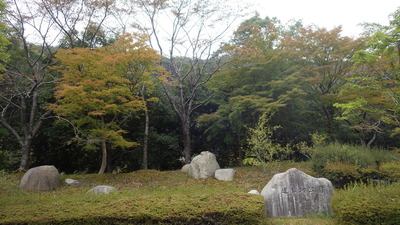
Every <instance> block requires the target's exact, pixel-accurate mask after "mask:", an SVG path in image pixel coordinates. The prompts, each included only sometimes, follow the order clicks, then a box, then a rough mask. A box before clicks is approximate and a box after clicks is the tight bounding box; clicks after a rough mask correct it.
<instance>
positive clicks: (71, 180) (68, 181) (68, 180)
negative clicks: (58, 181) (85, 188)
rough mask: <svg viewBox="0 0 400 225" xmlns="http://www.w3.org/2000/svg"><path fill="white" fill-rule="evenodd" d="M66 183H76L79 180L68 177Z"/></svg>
mask: <svg viewBox="0 0 400 225" xmlns="http://www.w3.org/2000/svg"><path fill="white" fill-rule="evenodd" d="M65 183H67V184H76V183H79V181H77V180H74V179H70V178H67V179H65Z"/></svg>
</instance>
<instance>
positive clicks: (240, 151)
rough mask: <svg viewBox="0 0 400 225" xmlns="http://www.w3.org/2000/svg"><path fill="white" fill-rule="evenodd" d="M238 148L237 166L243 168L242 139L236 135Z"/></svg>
mask: <svg viewBox="0 0 400 225" xmlns="http://www.w3.org/2000/svg"><path fill="white" fill-rule="evenodd" d="M238 147H239V158H238V164H239V166H243V165H244V164H243V159H244V152H243V147H242V139H241V138H240V134H238Z"/></svg>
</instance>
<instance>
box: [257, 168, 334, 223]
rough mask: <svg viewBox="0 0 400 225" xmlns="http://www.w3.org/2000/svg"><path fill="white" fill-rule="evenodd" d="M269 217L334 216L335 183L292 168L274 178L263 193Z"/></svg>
mask: <svg viewBox="0 0 400 225" xmlns="http://www.w3.org/2000/svg"><path fill="white" fill-rule="evenodd" d="M261 195H263V196H264V200H265V204H266V211H267V215H268V216H269V217H306V216H307V215H309V214H327V215H333V212H332V209H331V206H330V202H331V197H332V195H333V186H332V183H331V182H330V181H329V180H327V179H325V178H314V177H312V176H310V175H307V174H305V173H304V172H302V171H300V170H298V169H296V168H292V169H289V170H288V171H286V172H284V173H279V174H276V175H274V177H272V179H271V180H270V181H269V182H268V184H267V185H266V186H265V187H264V189H263V190H262V191H261Z"/></svg>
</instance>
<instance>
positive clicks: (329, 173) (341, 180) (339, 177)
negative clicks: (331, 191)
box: [323, 162, 361, 188]
mask: <svg viewBox="0 0 400 225" xmlns="http://www.w3.org/2000/svg"><path fill="white" fill-rule="evenodd" d="M323 176H324V177H325V178H327V179H328V180H330V181H331V182H332V183H333V185H335V186H336V187H340V188H341V187H344V186H345V185H346V184H348V183H351V182H354V181H358V180H360V178H361V174H360V173H359V172H358V171H357V168H356V167H355V166H354V165H351V164H348V163H342V162H333V163H328V164H327V165H326V167H325V168H324V170H323Z"/></svg>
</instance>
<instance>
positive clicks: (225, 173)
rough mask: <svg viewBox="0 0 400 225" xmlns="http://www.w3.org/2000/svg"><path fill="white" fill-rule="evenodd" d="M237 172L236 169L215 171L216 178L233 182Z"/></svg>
mask: <svg viewBox="0 0 400 225" xmlns="http://www.w3.org/2000/svg"><path fill="white" fill-rule="evenodd" d="M235 173H236V171H235V170H234V169H218V170H216V171H215V178H216V179H217V180H223V181H233V177H234V176H235Z"/></svg>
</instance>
